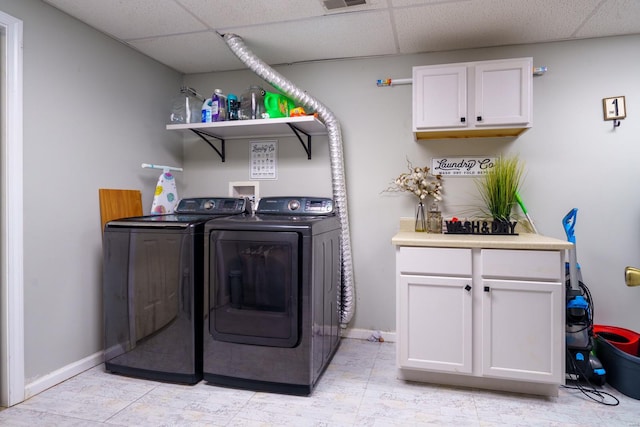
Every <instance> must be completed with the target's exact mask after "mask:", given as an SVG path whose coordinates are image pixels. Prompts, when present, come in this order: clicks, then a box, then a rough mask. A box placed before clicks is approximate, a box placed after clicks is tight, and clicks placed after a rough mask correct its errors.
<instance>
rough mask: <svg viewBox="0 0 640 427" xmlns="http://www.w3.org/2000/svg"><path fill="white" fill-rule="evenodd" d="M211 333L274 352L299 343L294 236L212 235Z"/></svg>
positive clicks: (226, 232) (282, 233) (277, 233)
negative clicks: (277, 348)
mask: <svg viewBox="0 0 640 427" xmlns="http://www.w3.org/2000/svg"><path fill="white" fill-rule="evenodd" d="M209 239H210V241H209V248H210V251H209V272H210V274H209V283H208V286H209V301H208V303H209V333H210V334H211V335H212V337H213V338H214V339H215V340H218V341H227V342H234V343H241V344H255V345H265V346H271V347H295V346H296V345H297V343H298V329H299V327H298V320H299V314H298V313H299V311H300V310H299V309H298V305H299V289H300V279H299V271H298V257H299V255H298V246H299V245H298V239H299V235H298V234H297V233H295V232H290V231H274V232H268V231H266V232H259V231H229V230H216V231H212V232H211V234H210V235H209Z"/></svg>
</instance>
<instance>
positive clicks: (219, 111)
mask: <svg viewBox="0 0 640 427" xmlns="http://www.w3.org/2000/svg"><path fill="white" fill-rule="evenodd" d="M225 120H227V97H226V96H224V94H223V93H222V91H221V90H220V89H216V90H215V91H213V95H212V96H211V121H212V122H223V121H225Z"/></svg>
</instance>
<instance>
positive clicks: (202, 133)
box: [191, 129, 225, 163]
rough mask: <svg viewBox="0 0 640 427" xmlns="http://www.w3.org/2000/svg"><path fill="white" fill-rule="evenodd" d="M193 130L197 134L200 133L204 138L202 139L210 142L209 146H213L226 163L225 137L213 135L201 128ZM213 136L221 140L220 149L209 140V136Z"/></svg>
mask: <svg viewBox="0 0 640 427" xmlns="http://www.w3.org/2000/svg"><path fill="white" fill-rule="evenodd" d="M191 132H193V133H195V134H196V135H198V136H199V137H200V138H202V140H203V141H204V142H206V143H207V144H209V147H211V148H213V150H214V151H215V152H216V153H218V155H219V156H220V159H221V160H222V162H223V163H224V160H225V143H224V139H223V138H220V137H219V136H215V135H212V134H210V133H207V132H203V131H201V130H196V129H191ZM207 137H209V138H213V139H217V140H218V141H220V149H219V150H218V149H217V148H216V147H215V145H213V144H212V143H211V141H209V139H208V138H207Z"/></svg>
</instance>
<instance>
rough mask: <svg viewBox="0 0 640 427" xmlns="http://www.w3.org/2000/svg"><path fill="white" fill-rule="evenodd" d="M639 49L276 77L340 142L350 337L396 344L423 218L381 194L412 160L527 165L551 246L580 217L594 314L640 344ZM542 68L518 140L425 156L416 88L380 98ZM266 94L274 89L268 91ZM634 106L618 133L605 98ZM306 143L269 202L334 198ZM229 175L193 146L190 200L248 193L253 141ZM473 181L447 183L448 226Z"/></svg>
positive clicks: (621, 41) (623, 41) (629, 45)
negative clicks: (405, 81)
mask: <svg viewBox="0 0 640 427" xmlns="http://www.w3.org/2000/svg"><path fill="white" fill-rule="evenodd" d="M639 45H640V37H639V36H629V37H616V38H603V39H595V40H582V41H571V42H562V43H548V44H539V45H525V46H517V47H500V48H490V49H474V50H465V51H455V52H441V53H434V54H422V55H408V56H397V57H393V58H374V59H360V60H343V61H334V62H330V61H329V62H318V63H308V64H297V65H290V66H282V67H277V68H276V69H277V71H279V72H280V73H281V74H283V75H284V76H286V77H287V78H289V79H290V80H292V81H293V82H294V83H296V84H297V85H298V86H299V87H301V88H303V89H305V90H307V91H308V92H309V93H310V94H311V95H313V96H316V97H317V98H318V99H319V100H320V101H322V102H323V103H325V104H326V105H327V106H328V107H329V108H330V109H331V110H332V111H333V112H334V113H335V114H336V115H337V117H338V118H339V120H340V122H341V126H342V130H343V139H344V147H345V148H344V150H345V169H346V177H347V190H348V202H349V211H350V212H349V213H350V224H351V232H352V235H351V237H352V245H353V263H354V270H355V282H356V296H357V304H356V314H355V317H354V320H353V321H352V326H353V327H354V328H359V329H374V330H382V331H395V291H394V286H395V279H394V248H393V246H392V245H391V243H390V239H391V237H392V236H393V235H394V234H395V233H396V231H397V229H398V221H399V218H400V217H409V216H412V215H413V206H414V201H413V199H412V198H411V197H410V196H409V195H407V194H388V193H384V194H383V193H381V192H382V190H384V189H385V188H386V187H387V186H388V184H389V183H390V182H391V180H392V179H393V178H395V177H396V176H398V175H399V174H400V173H401V172H404V171H405V168H406V159H407V158H408V159H409V160H411V162H413V164H415V165H430V164H431V158H432V157H446V156H474V155H498V154H500V153H503V152H504V153H517V154H519V155H520V156H521V158H522V159H523V160H524V161H525V162H526V168H527V176H526V181H525V183H524V187H523V190H522V196H523V198H524V201H525V204H526V205H527V207H528V209H529V212H530V214H531V215H532V216H533V218H534V219H535V220H536V223H537V227H538V229H539V230H540V232H542V233H543V234H546V235H549V236H553V237H556V238H559V239H562V240H565V239H566V235H565V233H564V229H563V228H562V224H561V221H562V218H563V217H564V215H565V214H566V213H567V212H569V210H570V209H572V208H573V207H577V208H578V209H579V213H578V217H577V225H576V229H575V231H576V237H577V247H578V258H579V261H580V263H581V265H582V269H583V276H584V282H585V283H586V284H587V285H588V286H589V288H590V289H591V292H592V294H593V297H594V302H595V304H594V305H595V317H596V319H595V320H596V322H597V323H602V324H609V325H616V326H622V327H627V328H630V329H634V330H640V310H638V309H637V306H638V304H640V290H638V289H637V288H635V289H634V288H627V287H625V285H624V276H623V270H624V267H625V266H626V265H640V239H639V237H640V225H639V221H638V219H639V217H640V200H639V198H638V197H636V192H637V182H638V177H639V176H640V171H639V170H638V168H637V166H636V163H637V159H638V153H639V152H640V140H639V137H638V135H640V116H638V115H637V112H636V109H637V108H638V107H637V105H638V103H639V102H640V85H638V80H637V76H638V75H640V57H639V56H638V55H637V48H638V46H639ZM525 56H532V57H533V58H534V64H535V65H536V66H542V65H546V66H547V67H548V68H549V71H548V72H547V74H546V75H544V76H542V77H536V78H534V95H533V96H534V126H533V129H531V130H529V131H528V132H527V133H525V134H524V135H523V136H521V137H520V138H518V139H517V140H500V139H488V140H477V139H476V140H446V141H435V142H434V141H432V142H418V143H416V142H415V141H414V140H413V137H412V134H411V86H410V85H406V86H393V87H387V88H378V87H376V84H375V83H376V80H377V79H380V78H386V77H391V78H407V77H411V69H412V67H413V66H417V65H429V64H438V63H453V62H465V61H477V60H488V59H500V58H514V57H525ZM186 81H187V82H188V83H189V84H190V85H192V86H194V87H195V88H196V89H197V90H198V91H200V92H202V93H204V94H209V93H210V92H212V91H213V89H215V88H220V89H222V90H223V91H224V92H230V91H231V92H234V93H236V94H239V93H240V92H242V91H243V90H244V89H245V88H247V87H248V86H249V85H250V84H252V83H263V82H261V81H260V80H259V78H257V77H256V76H255V75H253V74H252V73H251V72H249V71H239V72H233V73H230V72H226V73H215V74H198V75H189V76H186ZM265 88H266V89H269V87H268V86H267V85H265ZM619 95H624V96H626V101H627V109H628V117H627V119H626V120H624V121H623V122H622V125H621V126H620V127H619V128H617V129H616V130H615V131H614V130H613V126H612V123H611V122H604V121H603V119H602V98H604V97H610V96H619ZM297 144H298V143H297V141H295V140H290V139H289V138H287V139H285V140H281V142H280V150H281V151H280V158H279V162H280V167H281V170H280V179H279V180H278V181H276V182H264V181H262V182H260V185H261V195H276V194H289V195H292V194H317V195H330V194H331V192H330V169H329V159H328V151H327V148H326V146H325V145H324V144H326V142H323V143H315V142H314V147H313V160H312V161H311V162H310V161H308V160H306V157H305V155H304V152H303V151H302V149H301V148H300V147H298V145H297ZM227 147H228V150H229V153H228V156H227V162H225V163H221V162H220V160H219V158H217V155H216V154H215V153H214V152H213V150H211V149H210V148H209V147H207V146H206V144H204V143H203V142H201V141H197V140H196V139H192V138H189V139H188V141H187V142H186V143H185V164H184V165H185V168H186V171H185V175H184V177H185V182H186V187H185V189H186V191H185V194H189V195H199V194H226V192H227V187H228V181H230V180H241V181H244V180H249V163H248V160H249V154H248V142H247V141H229V142H228V143H227ZM478 203H479V202H478V200H477V192H476V189H475V185H474V184H473V181H472V179H471V178H448V179H446V181H445V202H444V206H443V208H444V214H445V215H457V216H465V213H466V212H468V210H469V209H472V208H473V207H474V206H477V205H478Z"/></svg>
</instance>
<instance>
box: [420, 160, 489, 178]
mask: <svg viewBox="0 0 640 427" xmlns="http://www.w3.org/2000/svg"><path fill="white" fill-rule="evenodd" d="M495 163H496V159H495V157H453V158H451V157H449V158H443V159H432V163H431V171H432V173H433V174H434V175H443V176H477V175H484V174H485V173H487V171H488V170H489V169H491V168H492V167H493V166H494V165H495Z"/></svg>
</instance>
